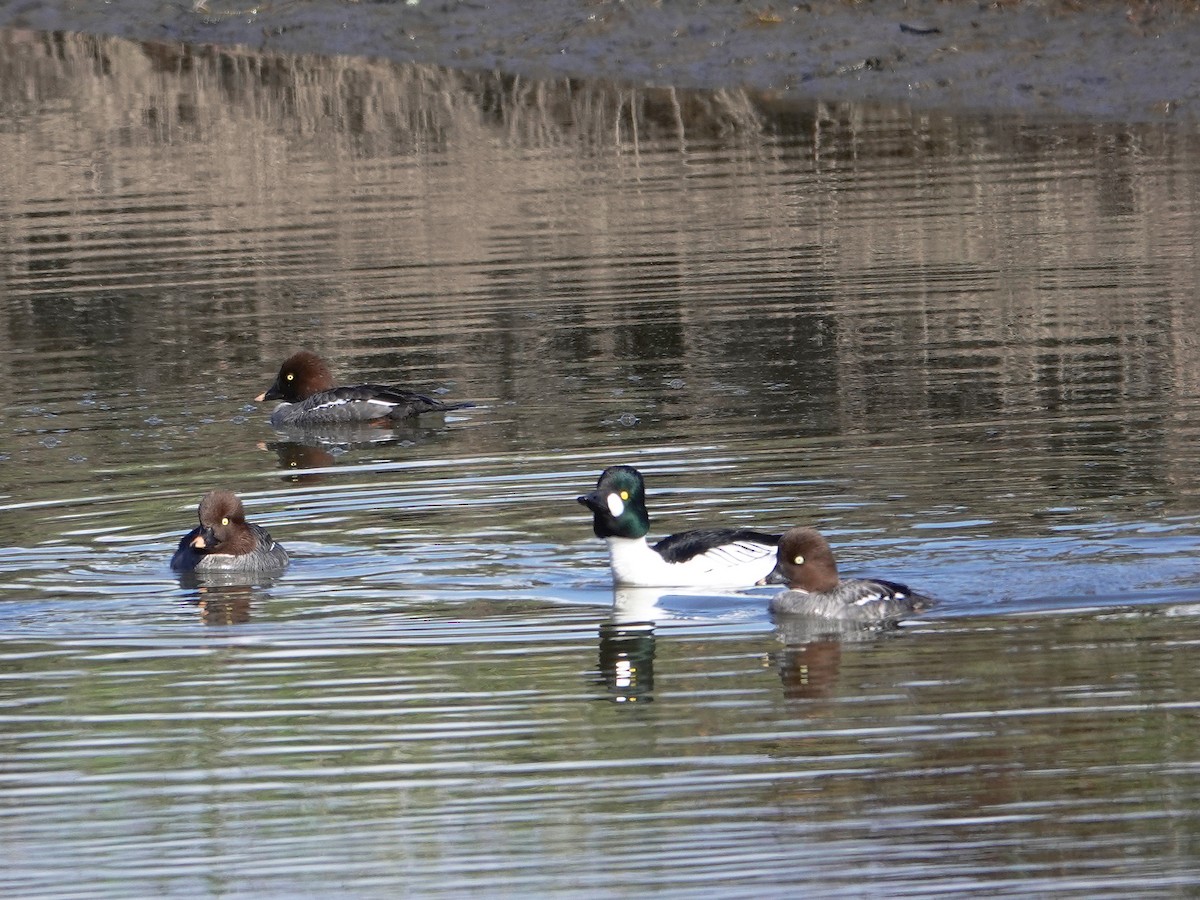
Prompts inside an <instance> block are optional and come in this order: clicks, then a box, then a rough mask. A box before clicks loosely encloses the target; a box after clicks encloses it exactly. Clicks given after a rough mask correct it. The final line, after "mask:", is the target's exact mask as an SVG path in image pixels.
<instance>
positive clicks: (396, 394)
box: [254, 350, 474, 428]
mask: <svg viewBox="0 0 1200 900" xmlns="http://www.w3.org/2000/svg"><path fill="white" fill-rule="evenodd" d="M267 400H282V401H283V402H282V403H280V404H279V405H278V406H277V407H275V411H274V412H273V413H271V424H272V425H274V426H275V427H276V428H284V427H287V426H289V425H297V426H305V425H348V424H353V423H356V422H372V421H380V420H392V421H397V420H399V419H407V418H408V417H409V416H415V415H418V414H419V413H423V412H447V411H448V410H452V409H462V408H463V407H467V406H474V404H473V403H442V402H441V401H440V400H434V399H433V398H432V397H426V396H425V395H423V394H416V393H413V392H412V391H406V390H403V389H402V388H396V387H387V386H386V385H382V384H354V385H347V386H345V387H335V386H334V383H333V373H331V372H330V371H329V366H327V365H325V361H324V360H323V359H321V357H319V356H317V354H315V353H312V352H310V351H308V350H301V351H299V352H298V353H293V354H292V355H291V356H289V357H288V358H287V359H285V360H284V361H283V365H282V366H280V368H279V374H278V375H276V376H275V381H274V383H272V385H271V386H270V387H269V388H267V389H266V390H265V391H263V392H262V393H261V394H259V395H258V396H257V397H255V398H254V401H255V402H256V403H263V402H264V401H267Z"/></svg>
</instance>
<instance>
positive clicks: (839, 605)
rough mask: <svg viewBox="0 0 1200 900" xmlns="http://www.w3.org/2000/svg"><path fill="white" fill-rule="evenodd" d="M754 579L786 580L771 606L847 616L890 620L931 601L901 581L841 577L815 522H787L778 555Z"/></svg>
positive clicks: (798, 612)
mask: <svg viewBox="0 0 1200 900" xmlns="http://www.w3.org/2000/svg"><path fill="white" fill-rule="evenodd" d="M759 584H786V585H787V586H788V588H789V590H786V591H782V592H781V593H779V594H776V595H775V596H774V597H772V598H771V612H773V613H784V614H790V615H797V616H811V617H819V618H823V619H841V620H843V621H851V622H889V621H894V620H895V619H899V618H902V617H904V616H906V615H909V614H911V613H916V612H921V611H922V610H926V609H929V608H930V607H931V606H933V605H934V601H933V600H931V599H930V598H929V597H925V596H922V595H921V594H917V593H915V592H913V591H910V590H909V589H908V587H907V586H906V585H903V584H897V583H896V582H894V581H882V580H879V579H865V578H847V579H846V580H844V581H843V580H840V579H839V578H838V573H837V563H836V562H834V559H833V550H831V549H830V547H829V542H828V541H826V540H825V538H824V537H822V536H821V534H820V533H819V532H818V531H817V530H816V529H815V528H790V529H788V530H787V531H786V532H784V535H783V538H782V539H781V540H780V542H779V552H778V559H777V562H776V565H775V568H774V569H772V570H771V572H770V574H769V575H767V576H766V577H765V578H764V579H763V580H762V581H760V582H759Z"/></svg>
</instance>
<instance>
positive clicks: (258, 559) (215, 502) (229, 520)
mask: <svg viewBox="0 0 1200 900" xmlns="http://www.w3.org/2000/svg"><path fill="white" fill-rule="evenodd" d="M198 512H199V516H200V524H199V526H197V527H196V528H193V529H192V530H191V531H189V532H188V533H187V534H185V535H184V536H183V537H182V538H181V539H180V541H179V547H178V549H177V550H176V551H175V554H174V555H173V556H172V557H171V568H172V569H174V570H175V571H176V572H245V573H254V574H269V573H272V572H280V571H283V569H284V568H285V567H286V566H287V564H288V561H289V560H288V554H287V551H286V550H284V549H283V547H282V546H281V545H280V544H279V543H277V542H276V541H275V540H274V539H273V538H272V537H271V535H270V533H269V532H268V531H267V529H265V528H263V527H262V526H260V525H253V524H251V523H250V522H247V521H246V511H245V508H244V507H243V506H242V501H241V499H239V498H238V496H237V495H236V494H234V493H233V492H232V491H225V490H217V491H209V492H208V493H207V494H205V495H204V497H203V499H201V501H200V508H199V510H198Z"/></svg>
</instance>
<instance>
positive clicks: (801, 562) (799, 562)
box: [792, 556, 804, 566]
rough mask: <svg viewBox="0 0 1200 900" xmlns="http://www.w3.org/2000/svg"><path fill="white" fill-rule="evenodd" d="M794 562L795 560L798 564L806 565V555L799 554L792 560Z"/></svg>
mask: <svg viewBox="0 0 1200 900" xmlns="http://www.w3.org/2000/svg"><path fill="white" fill-rule="evenodd" d="M792 562H794V563H795V564H796V565H798V566H802V565H804V557H803V556H797V557H796V558H795V559H793V560H792Z"/></svg>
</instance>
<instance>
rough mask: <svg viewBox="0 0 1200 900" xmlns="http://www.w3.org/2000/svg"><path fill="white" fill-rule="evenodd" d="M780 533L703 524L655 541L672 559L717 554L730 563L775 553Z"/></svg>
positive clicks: (663, 553) (670, 561)
mask: <svg viewBox="0 0 1200 900" xmlns="http://www.w3.org/2000/svg"><path fill="white" fill-rule="evenodd" d="M778 545H779V535H777V534H766V533H764V532H761V531H752V530H751V529H749V528H701V529H696V530H695V531H681V532H679V534H672V535H669V536H667V537H665V538H663V539H662V540H661V541H659V542H658V543H657V544H655V545H654V550H655V551H656V552H657V553H658V554H659V555H660V556H661V557H662V558H663V559H665V560H666V561H667V562H669V563H682V562H687V561H688V560H690V559H692V558H694V557H696V556H700V555H703V554H714V555H716V556H717V557H723V558H726V559H728V560H729V562H731V563H736V562H748V561H749V560H753V559H766V558H768V557H771V558H773V557H774V556H775V548H776V547H777V546H778Z"/></svg>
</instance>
